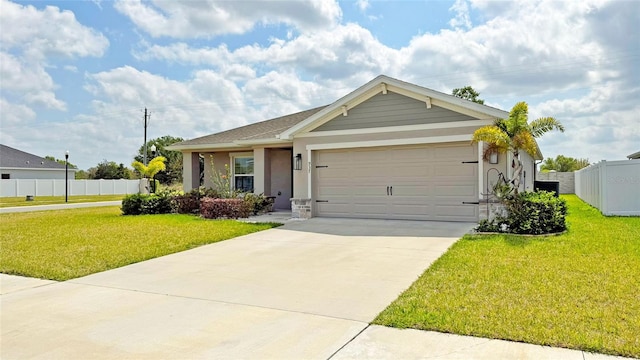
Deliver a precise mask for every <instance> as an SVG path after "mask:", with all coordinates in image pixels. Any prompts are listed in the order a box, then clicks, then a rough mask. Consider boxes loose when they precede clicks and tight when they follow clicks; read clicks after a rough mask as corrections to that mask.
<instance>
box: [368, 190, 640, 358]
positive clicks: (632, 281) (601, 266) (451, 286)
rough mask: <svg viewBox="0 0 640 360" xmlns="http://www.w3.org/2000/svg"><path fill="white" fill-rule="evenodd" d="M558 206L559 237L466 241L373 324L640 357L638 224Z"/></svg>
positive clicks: (581, 207)
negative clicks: (563, 219) (563, 226)
mask: <svg viewBox="0 0 640 360" xmlns="http://www.w3.org/2000/svg"><path fill="white" fill-rule="evenodd" d="M564 198H565V199H566V200H567V202H568V208H569V214H568V216H567V222H568V225H569V231H568V232H567V233H565V234H563V235H559V236H551V237H519V236H510V235H482V236H481V235H466V236H465V237H464V238H462V239H461V240H460V241H458V242H457V243H456V244H454V245H453V246H452V247H451V249H450V250H449V251H447V253H445V254H444V255H443V256H442V257H441V258H440V259H438V260H437V261H436V262H435V263H434V264H433V265H432V266H431V267H430V268H429V269H427V270H426V271H425V272H424V274H422V276H421V277H420V278H419V279H418V280H417V281H416V282H415V283H414V284H413V285H412V286H411V287H410V288H409V289H408V290H407V291H405V292H404V293H403V294H402V295H401V296H400V297H399V298H398V299H397V300H396V301H395V302H393V303H392V304H391V305H390V306H389V307H388V308H387V309H386V310H384V311H383V312H382V313H381V314H380V315H378V317H377V318H376V319H375V320H374V323H375V324H380V325H387V326H393V327H399V328H415V329H423V330H435V331H440V332H447V333H455V334H464V335H475V336H481V337H487V338H495V339H506V340H515V341H522V342H527V343H533V344H540V345H549V346H559V347H566V348H573V349H580V350H585V351H591V352H600V353H607V354H616V355H624V356H633V357H640V218H639V217H626V218H625V217H604V216H602V215H601V214H600V212H599V211H598V210H596V209H594V208H592V207H591V206H589V205H587V204H586V203H584V202H582V201H581V200H580V199H579V198H578V197H576V196H575V195H571V196H565V197H564Z"/></svg>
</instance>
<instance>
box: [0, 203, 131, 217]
mask: <svg viewBox="0 0 640 360" xmlns="http://www.w3.org/2000/svg"><path fill="white" fill-rule="evenodd" d="M120 205H122V200H115V201H96V202H86V203H72V204H52V205H26V206H13V207H5V208H0V214H5V213H17V212H30V211H47V210H65V209H79V208H88V207H99V206H120Z"/></svg>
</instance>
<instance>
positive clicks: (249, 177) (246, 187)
mask: <svg viewBox="0 0 640 360" xmlns="http://www.w3.org/2000/svg"><path fill="white" fill-rule="evenodd" d="M233 183H234V187H235V189H236V190H239V191H242V192H253V156H237V157H234V158H233Z"/></svg>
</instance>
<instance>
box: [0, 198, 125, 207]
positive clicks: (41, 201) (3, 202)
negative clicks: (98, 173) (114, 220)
mask: <svg viewBox="0 0 640 360" xmlns="http://www.w3.org/2000/svg"><path fill="white" fill-rule="evenodd" d="M125 196H126V195H79V196H69V203H82V202H98V201H114V200H122V199H123V198H124V197H125ZM25 199H26V197H25V196H23V197H0V208H2V207H13V206H33V205H52V204H64V203H65V202H64V195H63V196H36V197H34V200H33V201H26V200H25Z"/></svg>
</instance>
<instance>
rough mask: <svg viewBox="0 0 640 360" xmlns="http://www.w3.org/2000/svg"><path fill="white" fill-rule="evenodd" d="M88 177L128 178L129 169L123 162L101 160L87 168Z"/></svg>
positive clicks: (129, 176)
mask: <svg viewBox="0 0 640 360" xmlns="http://www.w3.org/2000/svg"><path fill="white" fill-rule="evenodd" d="M87 172H88V174H89V175H88V177H89V179H130V178H131V170H129V169H127V168H126V167H124V164H119V165H118V164H116V163H115V162H114V161H107V160H103V161H102V162H101V163H99V164H98V166H96V167H94V168H90V169H89V170H87Z"/></svg>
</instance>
